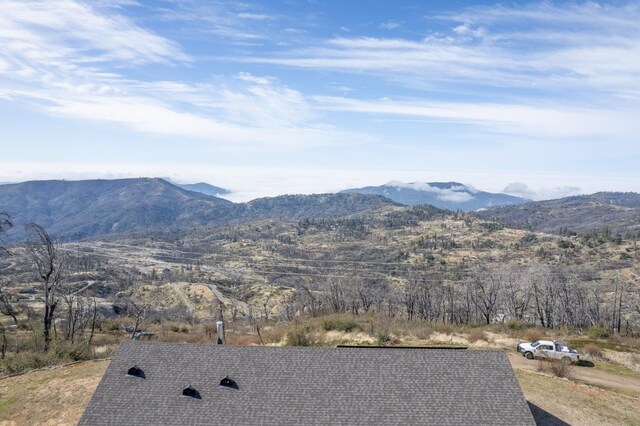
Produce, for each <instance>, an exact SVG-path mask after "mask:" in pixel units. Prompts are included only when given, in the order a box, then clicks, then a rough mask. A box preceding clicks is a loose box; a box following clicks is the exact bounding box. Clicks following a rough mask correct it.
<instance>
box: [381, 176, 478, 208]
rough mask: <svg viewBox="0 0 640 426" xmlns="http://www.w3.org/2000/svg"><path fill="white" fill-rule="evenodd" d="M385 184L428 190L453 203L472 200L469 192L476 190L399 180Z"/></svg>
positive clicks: (465, 187) (462, 186) (458, 186)
mask: <svg viewBox="0 0 640 426" xmlns="http://www.w3.org/2000/svg"><path fill="white" fill-rule="evenodd" d="M385 186H392V187H395V188H406V189H412V190H414V191H422V192H429V193H432V194H435V195H436V197H437V198H439V199H441V200H443V201H450V202H453V203H464V202H467V201H471V200H473V198H474V197H473V195H472V194H471V193H476V192H477V190H476V189H475V188H471V189H470V188H467V186H465V185H454V186H451V187H450V188H438V187H437V186H432V185H430V184H429V183H427V182H410V183H405V182H399V181H391V182H389V183H387V184H385Z"/></svg>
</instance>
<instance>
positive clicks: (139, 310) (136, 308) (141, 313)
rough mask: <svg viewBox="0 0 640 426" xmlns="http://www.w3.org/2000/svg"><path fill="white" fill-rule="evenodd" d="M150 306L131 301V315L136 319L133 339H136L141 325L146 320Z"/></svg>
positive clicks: (132, 334) (132, 333)
mask: <svg viewBox="0 0 640 426" xmlns="http://www.w3.org/2000/svg"><path fill="white" fill-rule="evenodd" d="M150 306H151V305H150V304H149V303H144V304H137V303H135V302H134V301H133V300H129V315H130V316H131V317H133V319H134V324H133V331H132V332H131V338H132V339H135V338H136V334H137V333H138V329H139V328H140V324H142V321H144V319H145V318H146V316H147V311H148V310H149V307H150Z"/></svg>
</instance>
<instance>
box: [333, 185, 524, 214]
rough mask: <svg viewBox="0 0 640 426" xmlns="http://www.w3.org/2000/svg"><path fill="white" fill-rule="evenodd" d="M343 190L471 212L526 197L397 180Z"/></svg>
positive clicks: (521, 201) (414, 203)
mask: <svg viewBox="0 0 640 426" xmlns="http://www.w3.org/2000/svg"><path fill="white" fill-rule="evenodd" d="M343 192H358V193H361V194H378V195H383V196H385V197H388V198H390V199H392V200H393V201H395V202H398V203H400V204H405V205H418V204H430V205H433V206H435V207H438V208H442V209H449V210H464V211H473V210H477V209H481V208H486V207H491V206H502V205H512V204H521V203H525V202H527V201H529V200H527V199H524V198H520V197H514V196H511V195H507V194H501V193H491V192H485V191H479V190H478V189H476V188H474V187H473V186H471V185H466V184H462V183H459V182H409V183H405V182H399V181H391V182H388V183H386V184H384V185H382V186H369V187H364V188H355V189H347V190H345V191H343Z"/></svg>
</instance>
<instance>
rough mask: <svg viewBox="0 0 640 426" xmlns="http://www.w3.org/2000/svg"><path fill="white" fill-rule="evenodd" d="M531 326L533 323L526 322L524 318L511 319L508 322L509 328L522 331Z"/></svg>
mask: <svg viewBox="0 0 640 426" xmlns="http://www.w3.org/2000/svg"><path fill="white" fill-rule="evenodd" d="M531 327H532V324H529V323H526V322H524V321H522V320H511V321H509V322H507V328H508V329H509V330H512V331H521V330H525V329H528V328H531Z"/></svg>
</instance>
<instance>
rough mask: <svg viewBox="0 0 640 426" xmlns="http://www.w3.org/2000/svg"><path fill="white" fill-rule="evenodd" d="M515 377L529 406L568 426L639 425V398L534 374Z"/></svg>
mask: <svg viewBox="0 0 640 426" xmlns="http://www.w3.org/2000/svg"><path fill="white" fill-rule="evenodd" d="M515 373H516V377H517V378H518V382H519V383H520V387H521V388H522V391H523V392H524V396H525V398H526V399H527V400H528V401H529V402H530V403H532V404H535V405H536V406H537V407H539V408H541V409H542V410H544V411H546V412H547V413H549V414H550V415H551V416H554V417H556V418H557V419H560V420H562V421H564V422H566V423H569V424H575V425H587V426H588V425H624V424H626V425H637V424H640V401H639V400H638V398H633V397H628V396H624V395H620V394H617V393H614V392H611V391H608V390H606V389H600V388H595V387H592V386H587V385H582V384H578V383H575V382H572V381H570V380H564V379H559V378H556V377H550V376H546V375H541V374H537V373H533V372H528V371H523V370H516V371H515ZM547 421H548V420H547ZM539 424H553V423H539Z"/></svg>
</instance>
